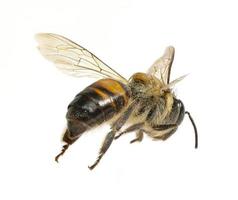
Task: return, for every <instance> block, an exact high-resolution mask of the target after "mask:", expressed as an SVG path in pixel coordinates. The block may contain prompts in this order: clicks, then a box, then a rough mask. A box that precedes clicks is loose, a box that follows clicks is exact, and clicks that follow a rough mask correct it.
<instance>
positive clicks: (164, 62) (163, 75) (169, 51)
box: [148, 46, 175, 84]
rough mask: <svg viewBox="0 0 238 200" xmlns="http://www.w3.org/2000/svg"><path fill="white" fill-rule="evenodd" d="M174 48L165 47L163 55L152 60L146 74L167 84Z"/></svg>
mask: <svg viewBox="0 0 238 200" xmlns="http://www.w3.org/2000/svg"><path fill="white" fill-rule="evenodd" d="M174 53H175V49H174V47H172V46H169V47H167V48H166V49H165V52H164V55H163V56H162V57H160V58H159V59H158V60H156V61H155V62H154V64H153V65H152V66H151V67H150V68H149V70H148V74H151V75H154V76H156V77H157V78H159V79H161V80H162V81H163V82H164V83H165V84H169V79H170V71H171V66H172V63H173V60H174Z"/></svg>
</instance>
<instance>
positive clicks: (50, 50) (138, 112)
mask: <svg viewBox="0 0 238 200" xmlns="http://www.w3.org/2000/svg"><path fill="white" fill-rule="evenodd" d="M36 40H37V41H38V43H39V46H38V48H39V50H40V52H41V54H42V55H43V56H44V57H45V58H47V59H48V60H50V61H52V62H53V63H54V64H55V65H56V66H57V67H58V68H59V69H60V70H62V71H63V72H65V73H67V74H70V75H73V76H77V77H81V76H91V75H93V76H94V77H95V76H96V77H97V78H99V79H98V80H97V81H96V82H94V83H93V84H91V85H90V86H88V87H86V88H85V89H84V90H82V91H81V92H80V93H79V94H77V95H76V96H75V98H74V99H73V101H72V102H71V103H70V104H69V106H68V110H67V114H66V119H67V129H66V131H65V133H64V135H63V138H62V140H63V142H65V145H64V146H63V148H62V151H61V152H60V153H59V154H58V155H57V156H56V157H55V160H56V161H57V162H58V158H59V157H60V156H62V155H63V154H64V153H65V151H66V150H67V149H68V147H69V146H70V145H72V144H73V143H74V142H75V141H76V140H78V139H79V137H80V136H81V135H82V134H83V133H85V132H86V131H89V130H90V129H92V128H95V127H98V126H99V125H101V124H103V123H104V122H110V124H111V129H110V131H109V133H107V135H106V137H105V139H104V141H103V144H102V146H101V148H100V150H99V154H98V157H97V159H96V161H95V162H94V163H93V164H92V165H91V166H89V169H91V170H92V169H93V168H94V167H95V166H96V165H97V164H98V163H99V161H100V160H101V159H102V157H103V156H104V154H105V153H106V151H107V150H108V148H109V147H110V145H111V144H112V141H113V140H114V139H118V138H119V137H120V136H122V135H124V134H125V133H129V132H135V133H136V137H135V139H133V140H132V141H131V143H134V142H141V141H142V139H143V135H144V134H146V135H148V136H149V137H151V138H153V139H155V140H166V139H168V138H169V137H170V136H171V135H172V134H173V133H175V132H176V130H177V129H178V126H179V125H180V124H181V122H182V121H183V119H184V116H185V114H187V115H188V116H189V119H190V120H191V123H192V125H193V128H194V132H195V148H197V146H198V135H197V128H196V125H195V123H194V120H193V118H192V116H191V115H190V113H189V112H188V111H185V108H184V104H183V103H182V101H181V100H179V99H178V98H177V97H176V96H175V94H174V93H173V90H172V89H173V87H174V85H175V84H176V83H177V82H179V81H181V80H182V79H183V78H184V77H185V76H182V77H180V78H178V79H175V80H173V81H171V82H170V73H171V66H172V63H173V60H174V53H175V49H174V48H173V47H172V46H170V47H167V48H166V50H165V53H164V55H163V56H162V57H160V58H159V59H158V60H156V61H155V62H154V63H153V65H152V66H151V67H150V68H149V70H148V71H147V73H141V72H138V73H135V74H133V75H132V76H131V77H130V78H129V79H128V80H127V79H126V78H124V77H123V76H122V75H120V74H119V73H117V72H116V71H115V70H114V69H112V68H111V67H109V66H108V65H107V64H105V63H104V62H103V61H101V60H100V59H99V58H98V57H96V56H95V55H94V54H92V53H91V52H90V51H88V50H87V49H85V48H84V47H82V46H80V45H78V44H76V43H74V42H73V41H71V40H69V39H67V38H65V37H63V36H60V35H57V34H52V33H39V34H37V35H36ZM125 127H126V128H125Z"/></svg>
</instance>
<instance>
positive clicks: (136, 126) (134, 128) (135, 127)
mask: <svg viewBox="0 0 238 200" xmlns="http://www.w3.org/2000/svg"><path fill="white" fill-rule="evenodd" d="M143 125H144V123H138V124H133V125H131V126H129V127H128V128H127V129H126V130H124V131H122V132H120V133H119V134H118V135H117V136H115V139H118V138H119V137H121V136H122V135H123V134H125V133H129V132H132V131H135V130H138V129H140V128H141V127H142V126H143Z"/></svg>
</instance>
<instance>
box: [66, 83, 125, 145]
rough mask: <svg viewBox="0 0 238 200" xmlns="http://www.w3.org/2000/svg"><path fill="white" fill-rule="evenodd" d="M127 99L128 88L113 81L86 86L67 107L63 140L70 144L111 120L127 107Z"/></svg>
mask: <svg viewBox="0 0 238 200" xmlns="http://www.w3.org/2000/svg"><path fill="white" fill-rule="evenodd" d="M129 97H130V91H129V89H128V87H127V86H126V85H124V84H123V83H121V82H119V81H116V80H113V79H101V80H99V81H97V82H95V83H93V84H92V85H90V86H88V87H87V88H85V89H84V90H83V91H82V92H80V93H79V94H78V95H77V96H76V97H75V98H74V100H73V101H72V102H71V103H70V104H69V106H68V112H67V115H66V118H67V120H68V129H67V131H66V133H65V135H64V138H63V140H64V141H65V142H67V143H69V144H72V143H73V142H74V141H75V140H77V138H78V137H79V136H80V135H81V134H82V133H83V132H85V131H86V130H89V129H90V128H92V127H95V126H96V125H100V124H101V123H103V122H105V121H107V120H109V119H111V118H112V117H113V116H114V115H115V114H117V113H119V112H120V111H121V109H122V108H123V107H125V106H126V105H127V103H128V100H129Z"/></svg>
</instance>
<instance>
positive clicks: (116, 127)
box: [88, 105, 133, 170]
mask: <svg viewBox="0 0 238 200" xmlns="http://www.w3.org/2000/svg"><path fill="white" fill-rule="evenodd" d="M132 110H133V105H131V106H130V107H129V108H128V109H127V110H126V111H125V112H124V113H123V114H122V115H121V116H120V117H119V118H118V119H117V120H116V121H115V122H114V123H113V125H112V127H111V131H110V132H109V133H108V134H107V135H106V137H105V139H104V141H103V144H102V147H101V148H100V150H99V155H98V157H97V159H96V161H95V162H94V163H93V164H92V165H91V166H89V167H88V168H89V169H91V170H92V169H94V167H96V166H97V164H98V163H99V162H100V160H101V159H102V157H103V155H104V154H105V153H106V151H107V150H108V149H109V147H110V145H111V144H112V141H113V139H114V137H115V134H116V132H117V131H119V130H120V129H121V127H122V126H123V125H124V124H125V123H126V121H127V120H128V118H129V116H130V114H131V112H132Z"/></svg>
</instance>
